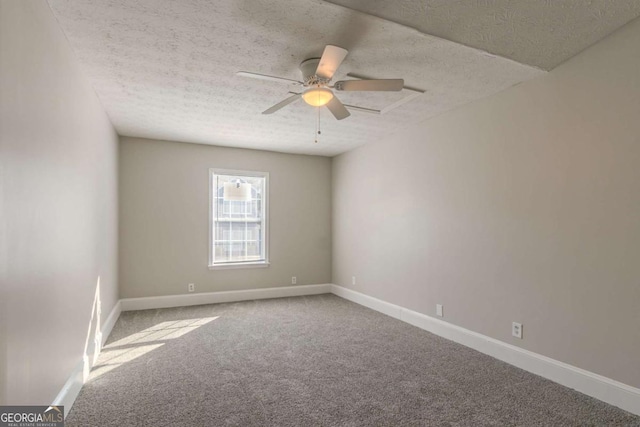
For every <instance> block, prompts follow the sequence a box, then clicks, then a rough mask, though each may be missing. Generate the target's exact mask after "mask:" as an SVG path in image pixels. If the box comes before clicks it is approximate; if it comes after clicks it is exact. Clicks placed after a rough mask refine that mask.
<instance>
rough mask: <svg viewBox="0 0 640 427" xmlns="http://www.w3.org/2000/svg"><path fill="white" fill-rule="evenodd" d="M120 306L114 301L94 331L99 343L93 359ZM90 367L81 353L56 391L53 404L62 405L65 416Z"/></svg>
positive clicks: (114, 320) (114, 322)
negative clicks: (107, 314)
mask: <svg viewBox="0 0 640 427" xmlns="http://www.w3.org/2000/svg"><path fill="white" fill-rule="evenodd" d="M120 307H121V305H120V301H118V302H116V304H115V305H114V306H113V309H112V310H111V313H109V317H107V320H106V321H105V322H104V325H103V327H102V328H101V329H100V331H98V332H97V333H96V340H98V341H99V342H100V345H99V346H98V347H96V354H94V357H93V360H95V359H97V357H98V355H99V354H100V350H101V349H102V346H103V345H104V343H105V342H106V341H107V338H109V334H111V330H112V329H113V326H114V325H115V324H116V321H117V320H118V317H120V313H121V308H120ZM92 367H93V362H92V360H91V359H89V357H88V356H87V355H86V354H84V355H82V360H80V361H79V362H78V364H77V365H76V366H75V367H74V368H73V371H71V375H69V379H67V382H66V383H65V384H64V386H62V389H61V390H60V393H58V395H57V396H56V398H55V399H54V400H53V403H52V405H53V406H64V412H65V413H64V416H65V417H66V416H67V414H68V413H69V411H70V410H71V407H72V406H73V403H74V402H75V400H76V398H77V397H78V394H80V390H81V389H82V386H83V385H84V381H85V379H86V378H87V376H88V373H89V371H90V370H91V368H92Z"/></svg>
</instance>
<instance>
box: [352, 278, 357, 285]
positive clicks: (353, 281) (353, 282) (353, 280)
mask: <svg viewBox="0 0 640 427" xmlns="http://www.w3.org/2000/svg"><path fill="white" fill-rule="evenodd" d="M351 284H352V285H355V284H356V276H351Z"/></svg>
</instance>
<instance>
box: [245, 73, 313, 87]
mask: <svg viewBox="0 0 640 427" xmlns="http://www.w3.org/2000/svg"><path fill="white" fill-rule="evenodd" d="M236 76H242V77H251V78H252V79H259V80H269V81H272V82H278V83H296V84H299V85H301V84H303V83H302V82H299V81H298V80H292V79H286V78H284V77H276V76H268V75H266V74H258V73H250V72H249V71H238V72H237V73H236Z"/></svg>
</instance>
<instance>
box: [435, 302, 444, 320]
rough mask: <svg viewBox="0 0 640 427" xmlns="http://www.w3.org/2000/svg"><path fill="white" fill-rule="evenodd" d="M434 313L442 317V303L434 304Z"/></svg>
mask: <svg viewBox="0 0 640 427" xmlns="http://www.w3.org/2000/svg"><path fill="white" fill-rule="evenodd" d="M436 315H437V316H440V317H443V316H444V312H443V311H442V304H436Z"/></svg>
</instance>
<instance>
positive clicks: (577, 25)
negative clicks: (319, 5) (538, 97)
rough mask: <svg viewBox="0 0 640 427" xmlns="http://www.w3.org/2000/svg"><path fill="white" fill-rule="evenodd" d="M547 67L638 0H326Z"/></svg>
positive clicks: (620, 21)
mask: <svg viewBox="0 0 640 427" xmlns="http://www.w3.org/2000/svg"><path fill="white" fill-rule="evenodd" d="M329 1H330V2H331V3H335V4H340V5H342V6H346V7H350V8H353V9H355V10H359V11H361V12H364V13H369V14H371V15H375V16H379V17H381V18H384V19H388V20H390V21H393V22H397V23H400V24H403V25H407V26H408V27H411V28H415V29H417V30H419V31H421V32H423V33H426V34H431V35H433V36H438V37H442V38H444V39H447V40H451V41H455V42H458V43H462V44H464V45H467V46H472V47H475V48H478V49H482V50H485V51H487V52H491V53H493V54H496V55H500V56H503V57H505V58H511V59H513V60H514V61H518V62H521V63H523V64H529V65H533V66H536V67H540V68H542V69H545V70H550V69H552V68H555V67H556V66H558V65H560V64H561V63H562V62H564V61H566V60H567V59H569V58H571V57H572V56H574V55H575V54H577V53H578V52H580V51H582V50H583V49H585V48H587V47H589V46H591V45H592V44H594V43H596V42H598V41H599V40H600V39H602V38H604V37H606V36H607V35H609V34H611V33H612V32H613V31H615V30H616V29H618V28H620V27H621V26H623V25H624V24H626V23H627V22H629V21H631V20H633V19H634V18H636V17H638V16H640V1H638V0H562V1H558V0H474V1H470V0H396V1H393V2H390V1H385V0H367V1H361V0H329Z"/></svg>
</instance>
